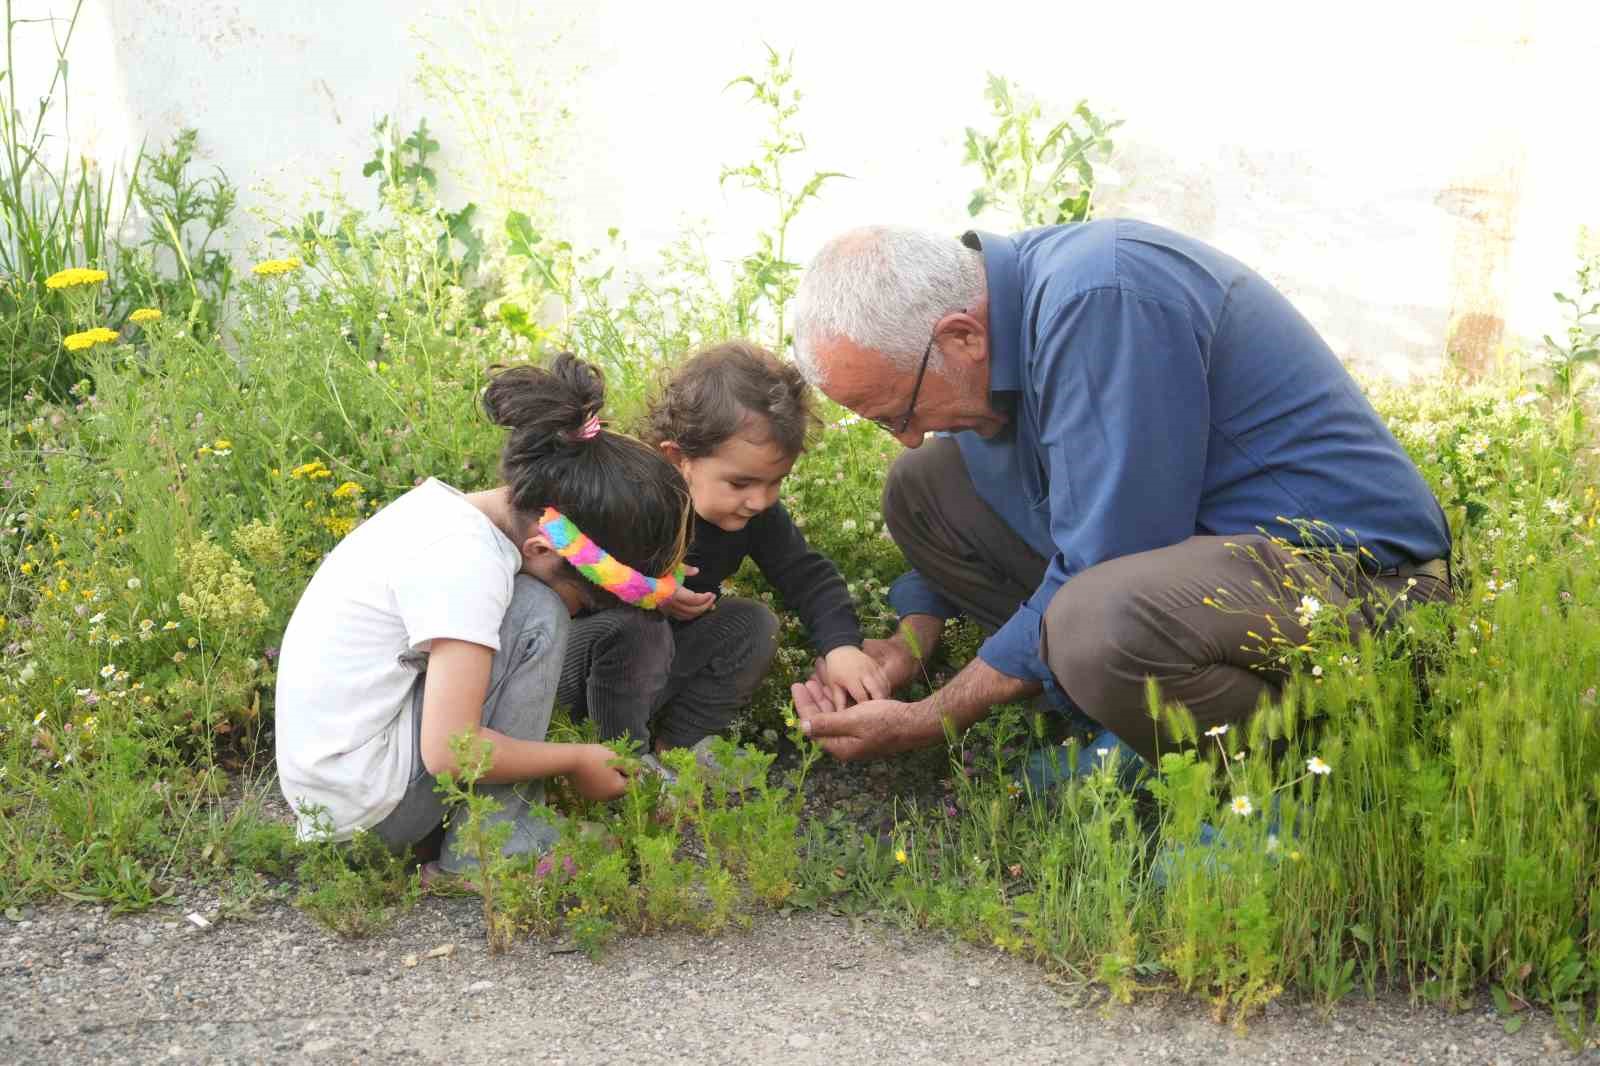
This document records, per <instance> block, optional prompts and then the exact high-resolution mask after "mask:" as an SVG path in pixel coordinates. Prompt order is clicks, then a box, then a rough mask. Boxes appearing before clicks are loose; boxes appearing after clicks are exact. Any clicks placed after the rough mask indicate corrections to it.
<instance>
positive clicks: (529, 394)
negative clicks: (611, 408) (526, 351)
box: [483, 352, 606, 451]
mask: <svg viewBox="0 0 1600 1066" xmlns="http://www.w3.org/2000/svg"><path fill="white" fill-rule="evenodd" d="M605 400H606V379H605V374H604V373H602V372H601V370H600V368H599V367H597V366H594V365H593V364H591V363H586V362H584V361H583V360H582V359H579V358H578V357H577V356H575V355H573V354H572V353H571V352H562V353H561V354H560V355H558V356H556V357H555V358H554V359H552V360H550V363H549V364H548V365H547V366H514V367H509V368H496V370H495V371H494V377H493V378H492V379H491V380H490V382H489V387H488V388H487V389H485V390H484V392H483V409H484V412H485V413H487V414H488V416H489V419H490V421H492V422H494V423H495V424H496V425H500V426H505V427H506V428H507V429H509V430H511V432H512V434H513V436H515V437H517V438H520V441H519V443H521V444H522V445H523V447H526V448H531V449H533V450H535V451H542V450H544V449H546V448H550V449H559V448H561V447H562V446H563V445H571V444H575V443H578V442H579V441H580V438H579V436H578V434H579V432H580V431H581V430H582V429H583V427H584V424H585V423H587V422H588V421H589V419H590V418H593V417H595V416H597V415H598V414H599V413H600V408H601V407H603V406H604V405H605Z"/></svg>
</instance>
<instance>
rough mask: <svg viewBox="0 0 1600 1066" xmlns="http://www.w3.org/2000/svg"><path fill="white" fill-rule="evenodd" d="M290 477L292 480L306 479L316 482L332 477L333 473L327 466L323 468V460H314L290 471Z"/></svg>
mask: <svg viewBox="0 0 1600 1066" xmlns="http://www.w3.org/2000/svg"><path fill="white" fill-rule="evenodd" d="M289 476H290V477H292V478H306V479H307V480H310V481H314V480H317V479H319V478H327V477H332V476H333V471H332V470H329V469H328V468H327V467H326V466H323V465H322V460H321V459H313V460H311V461H310V462H309V463H301V464H300V465H299V466H297V467H295V468H294V469H293V470H291V471H289Z"/></svg>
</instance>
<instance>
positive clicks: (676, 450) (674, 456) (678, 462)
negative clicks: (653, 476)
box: [658, 440, 688, 471]
mask: <svg viewBox="0 0 1600 1066" xmlns="http://www.w3.org/2000/svg"><path fill="white" fill-rule="evenodd" d="M658 447H660V449H661V454H662V455H664V456H666V458H667V462H669V463H671V464H672V465H673V466H675V467H677V468H678V469H679V470H680V471H681V470H682V469H683V461H684V460H685V459H687V458H688V456H686V455H684V454H683V449H682V448H680V447H678V442H677V441H675V440H664V441H662V442H661V443H660V445H658Z"/></svg>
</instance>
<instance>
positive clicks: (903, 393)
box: [817, 333, 1007, 448]
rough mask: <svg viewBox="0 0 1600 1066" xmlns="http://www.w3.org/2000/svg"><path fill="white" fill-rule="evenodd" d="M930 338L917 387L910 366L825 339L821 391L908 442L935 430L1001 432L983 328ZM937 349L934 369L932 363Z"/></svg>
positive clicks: (819, 356)
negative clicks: (992, 397)
mask: <svg viewBox="0 0 1600 1066" xmlns="http://www.w3.org/2000/svg"><path fill="white" fill-rule="evenodd" d="M934 344H935V346H936V347H937V348H938V349H939V350H938V351H936V352H933V353H932V355H931V357H930V364H929V368H928V371H927V373H926V374H925V375H924V376H923V379H922V385H921V388H918V387H917V368H916V367H915V366H912V367H909V368H907V369H904V370H901V369H897V368H896V367H894V366H893V365H892V364H891V363H890V362H889V360H888V359H887V358H885V357H884V356H883V355H881V354H880V353H878V352H875V351H873V350H871V349H870V348H863V347H861V346H860V345H858V344H855V343H853V342H851V341H848V340H838V341H835V342H833V343H832V344H830V345H824V346H823V347H821V348H820V349H819V350H818V352H817V361H818V363H819V364H821V366H822V368H823V372H824V374H825V375H826V383H825V384H824V385H823V386H822V391H823V392H824V393H825V394H826V395H827V396H828V398H829V399H831V400H833V401H834V402H835V403H838V404H842V405H843V406H845V407H848V408H849V409H850V410H852V411H854V412H855V413H856V414H858V415H860V416H861V417H862V418H865V419H867V420H868V421H870V422H876V423H878V425H880V426H882V427H883V428H884V429H885V430H886V431H888V433H889V435H890V436H892V437H894V438H895V439H896V440H898V441H899V442H900V443H901V444H903V445H905V446H906V447H907V448H915V447H917V446H918V445H919V444H921V443H922V438H923V437H924V436H926V435H927V434H929V433H932V432H935V431H938V430H944V431H950V432H955V431H959V430H972V431H973V432H974V433H977V434H978V435H979V436H981V437H992V436H994V435H995V434H996V433H998V432H1000V430H1002V429H1003V428H1005V425H1006V422H1007V418H1006V416H1005V415H1004V414H1002V413H1001V412H999V411H996V410H995V409H994V408H993V407H992V406H990V403H989V363H988V338H987V337H986V336H984V335H983V334H982V333H975V334H968V335H966V336H964V337H957V338H952V337H949V336H936V337H935V338H934ZM941 354H942V355H943V359H942V365H941V366H939V367H938V368H937V369H936V368H935V367H934V365H933V363H935V362H940V356H941ZM913 392H915V397H914V399H915V405H914V406H913ZM907 412H910V415H911V418H910V420H909V422H908V421H907V420H906V414H907ZM902 425H903V426H904V428H903V429H902V428H901V427H902Z"/></svg>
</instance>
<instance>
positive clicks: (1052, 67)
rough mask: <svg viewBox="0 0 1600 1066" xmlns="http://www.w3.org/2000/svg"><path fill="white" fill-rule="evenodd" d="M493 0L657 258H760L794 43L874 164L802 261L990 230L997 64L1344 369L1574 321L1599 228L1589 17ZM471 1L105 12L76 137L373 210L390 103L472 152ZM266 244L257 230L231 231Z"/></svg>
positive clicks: (1128, 193)
mask: <svg viewBox="0 0 1600 1066" xmlns="http://www.w3.org/2000/svg"><path fill="white" fill-rule="evenodd" d="M489 2H490V6H491V7H493V8H495V9H496V10H498V11H499V12H500V16H499V21H500V22H501V23H503V24H504V28H503V30H502V31H500V33H499V35H498V36H497V40H499V41H501V42H503V43H506V44H509V45H510V46H511V47H512V48H513V49H514V50H515V51H516V52H517V53H518V56H519V58H518V62H519V64H520V66H521V69H522V70H523V71H524V72H525V75H526V79H527V81H526V84H527V85H528V86H529V87H530V91H531V92H532V95H533V96H534V97H535V98H536V99H537V100H546V99H548V100H550V101H551V104H550V106H551V107H552V108H554V107H555V106H557V105H558V104H563V103H564V104H570V106H571V109H572V113H573V122H572V127H571V133H570V135H569V136H568V137H566V138H564V139H562V140H560V141H558V142H556V143H555V144H554V145H552V146H551V147H550V148H549V149H548V150H547V151H546V152H545V155H544V162H545V163H546V165H548V167H549V168H550V171H551V172H552V173H553V174H554V175H558V176H559V180H557V181H555V182H554V186H553V187H554V189H555V194H556V201H557V206H558V208H559V210H560V217H561V219H562V225H563V226H564V227H565V228H566V229H567V230H568V231H569V232H571V233H573V234H575V235H576V236H577V237H578V238H579V239H587V240H593V239H596V238H597V237H598V235H599V234H601V233H603V231H604V229H605V228H606V227H608V226H618V227H620V228H621V229H622V231H623V234H624V236H625V237H626V238H627V239H628V240H629V242H630V247H631V250H632V252H633V254H634V255H635V257H636V258H637V259H639V260H640V261H644V260H647V259H648V257H649V255H650V253H651V252H652V250H653V249H654V247H656V246H657V245H659V244H660V243H661V242H663V241H665V240H667V239H669V238H670V237H672V236H673V235H675V234H676V233H677V232H678V231H679V229H680V228H681V226H682V225H683V224H684V223H685V221H686V220H695V219H703V220H707V221H708V224H709V226H710V229H711V232H712V233H713V234H714V236H715V238H716V240H715V242H714V244H713V248H714V249H715V250H716V251H718V252H719V253H723V254H727V255H733V254H736V253H737V252H738V251H740V250H742V249H743V248H744V247H745V246H746V243H747V240H748V234H749V230H750V227H751V226H752V225H753V224H754V222H755V221H756V218H757V217H758V216H757V215H756V214H755V213H756V212H758V211H759V209H760V207H761V205H760V204H759V203H757V202H754V201H753V200H752V199H751V198H750V196H748V195H747V194H744V193H742V192H740V191H738V190H737V189H735V188H733V187H732V186H730V187H728V188H727V189H720V188H719V186H718V183H717V175H718V171H719V168H720V167H721V165H722V164H724V163H730V162H738V161H742V160H744V159H746V158H748V157H749V155H750V154H751V152H752V146H753V144H754V142H755V138H756V137H757V136H758V135H759V132H760V130H759V127H758V126H757V125H755V120H756V115H755V113H754V112H753V110H752V109H751V108H749V107H748V106H747V105H745V104H744V103H743V101H742V98H741V96H740V94H739V93H738V92H737V91H727V92H725V91H724V90H723V86H724V84H725V83H726V82H727V81H728V80H729V79H730V78H731V77H733V76H735V75H736V74H739V73H742V72H745V71H752V70H755V69H756V68H757V67H758V66H759V65H760V63H761V61H762V58H763V54H764V53H763V49H762V42H771V43H773V44H774V45H776V46H777V47H779V48H780V49H793V50H794V52H795V58H796V65H797V75H798V81H799V83H800V84H801V85H803V86H804V88H805V89H806V91H807V99H806V102H805V105H804V110H803V113H802V122H803V125H804V128H805V129H806V131H807V133H808V136H809V140H810V146H811V152H810V154H809V159H808V160H806V162H807V163H808V164H810V165H814V166H816V167H818V168H826V169H837V170H843V171H846V172H848V173H849V174H851V175H852V180H851V181H849V182H840V183H837V184H836V185H834V186H833V187H832V188H831V189H830V190H829V192H828V193H827V195H826V196H825V197H824V199H823V201H822V203H821V205H820V206H819V207H818V208H817V209H816V210H814V211H813V212H811V213H810V214H809V215H807V216H806V217H805V218H804V219H803V221H802V223H801V225H800V226H799V229H798V232H797V234H796V242H795V243H796V245H797V248H798V254H799V257H801V258H804V256H805V255H806V253H807V252H808V250H809V249H810V248H812V247H814V246H815V245H816V243H817V242H818V241H820V240H822V239H824V238H825V237H826V236H828V235H829V234H830V233H832V232H834V231H836V230H838V229H840V228H842V227H845V226H848V225H851V224H855V223H861V222H866V221H902V222H913V223H921V224H927V225H931V226H936V227H941V228H944V229H948V230H952V231H954V230H957V229H960V228H962V227H964V226H965V225H966V224H967V223H968V219H967V218H966V215H965V210H964V207H965V204H966V201H967V197H968V195H969V193H970V191H971V188H972V186H973V183H974V176H973V172H971V171H970V170H968V169H966V168H963V167H962V166H960V158H961V147H960V145H961V134H962V129H963V127H964V126H966V125H969V124H973V125H976V124H982V123H983V122H984V121H985V119H986V114H985V105H984V102H983V100H982V88H983V84H984V75H985V72H986V71H989V70H992V71H996V72H998V73H1002V74H1005V75H1007V76H1008V77H1010V78H1011V79H1013V81H1014V82H1016V83H1019V84H1020V85H1022V86H1023V87H1025V88H1026V89H1028V90H1030V91H1031V92H1032V93H1034V94H1035V95H1038V96H1040V97H1043V98H1045V99H1048V100H1054V101H1058V102H1059V103H1060V104H1061V105H1062V106H1063V108H1066V107H1070V106H1071V105H1072V104H1073V103H1074V102H1076V101H1077V100H1078V99H1079V98H1081V97H1087V98H1088V99H1089V100H1090V102H1091V105H1092V106H1094V107H1095V108H1096V109H1097V110H1099V111H1100V112H1102V113H1106V114H1112V115H1116V116H1119V117H1121V118H1124V119H1125V120H1126V125H1125V126H1124V127H1123V129H1122V130H1121V131H1119V133H1120V135H1121V136H1120V144H1121V149H1122V151H1121V155H1120V158H1119V159H1118V161H1117V164H1116V167H1115V169H1116V171H1117V172H1118V174H1119V175H1120V181H1119V182H1118V183H1117V184H1116V185H1114V186H1110V187H1107V188H1106V189H1104V198H1103V200H1102V204H1103V212H1109V213H1121V214H1129V215H1135V216H1139V217H1143V218H1146V219H1150V220H1152V221H1157V222H1163V223H1166V224H1169V225H1172V226H1175V227H1177V228H1180V229H1183V230H1186V231H1188V232H1190V233H1192V234H1195V235H1197V236H1199V237H1202V238H1205V239H1207V240H1209V241H1211V242H1213V243H1215V244H1217V245H1218V246H1220V247H1222V248H1224V249H1225V250H1227V251H1230V252H1232V253H1233V254H1235V255H1236V256H1238V257H1239V258H1241V259H1243V260H1245V261H1246V262H1249V263H1251V264H1252V265H1254V266H1256V267H1257V268H1258V269H1260V270H1261V271H1262V272H1263V273H1265V274H1266V275H1267V276H1268V277H1270V278H1272V279H1273V280H1274V281H1276V282H1277V283H1278V284H1280V285H1281V286H1282V287H1283V288H1284V289H1285V290H1286V291H1287V292H1288V293H1289V294H1290V295H1291V297H1292V298H1293V299H1295V301H1296V302H1297V303H1298V304H1299V305H1300V306H1301V308H1302V309H1303V310H1304V311H1305V312H1306V313H1307V314H1308V316H1309V317H1310V318H1311V319H1312V320H1313V321H1314V322H1316V323H1317V324H1318V325H1319V326H1320V327H1321V328H1322V329H1323V330H1324V332H1325V333H1326V334H1327V336H1328V337H1329V338H1330V340H1332V341H1333V343H1334V345H1335V347H1336V349H1337V350H1338V351H1339V352H1340V353H1341V354H1342V355H1344V356H1346V357H1347V358H1349V359H1351V360H1352V361H1355V362H1357V363H1361V364H1365V365H1368V366H1378V367H1381V368H1383V369H1385V370H1388V371H1390V372H1397V373H1399V372H1405V371H1408V370H1419V369H1428V368H1430V367H1432V366H1435V365H1437V363H1438V362H1439V360H1440V358H1441V357H1442V355H1443V353H1444V351H1445V349H1446V347H1447V345H1449V346H1451V347H1454V348H1457V349H1462V350H1464V351H1465V354H1466V356H1467V358H1468V360H1469V361H1472V362H1475V363H1478V364H1481V363H1482V362H1483V361H1484V360H1485V359H1487V358H1489V357H1490V356H1491V355H1492V354H1493V353H1494V351H1495V350H1496V349H1497V348H1498V347H1499V346H1500V345H1501V344H1502V342H1508V343H1509V342H1525V341H1527V340H1529V339H1531V338H1536V337H1537V336H1538V335H1539V334H1540V333H1543V332H1545V331H1546V330H1549V329H1551V328H1553V327H1554V326H1555V325H1556V324H1557V321H1558V320H1557V318H1556V317H1555V307H1554V304H1553V302H1552V301H1551V300H1550V298H1549V294H1550V292H1551V290H1553V289H1555V288H1557V287H1559V286H1563V285H1565V284H1566V283H1567V280H1568V278H1569V276H1570V272H1571V268H1572V265H1573V247H1574V241H1575V238H1576V231H1577V228H1578V226H1579V225H1580V224H1583V223H1588V224H1590V225H1595V224H1597V223H1600V197H1596V195H1595V191H1596V189H1597V188H1600V138H1595V137H1594V136H1593V134H1592V131H1590V130H1589V128H1588V127H1586V126H1585V125H1584V124H1583V123H1582V122H1579V121H1578V120H1577V116H1578V115H1581V114H1585V113H1587V114H1589V115H1592V114H1593V100H1594V94H1595V91H1596V87H1597V82H1596V75H1595V73H1594V72H1595V71H1596V70H1600V4H1597V3H1595V2H1593V0H1455V2H1446V0H1382V2H1379V0H1347V2H1345V3H1342V4H1317V5H1310V4H1304V3H1294V2H1290V3H1283V2H1282V0H1278V2H1274V3H1263V2H1256V0H1247V2H1234V3H1227V4H1210V5H1202V4H1194V3H1192V2H1168V0H1124V2H1123V3H1120V4H1112V5H1095V6H1093V7H1091V6H1089V5H1086V4H1061V5H1041V4H1037V3H1029V2H1025V0H991V2H989V3H987V4H968V5H956V4H948V3H920V4H902V3H893V4H891V3H877V4H874V3H871V2H868V0H854V2H840V0H811V2H808V3H793V4H772V3H767V4H761V3H751V2H750V0H696V2H689V3H677V4H656V3H651V4H646V3H635V2H625V0H551V2H549V3H546V4H544V5H541V6H539V7H538V8H537V9H536V10H530V9H529V8H530V5H526V4H516V3H512V2H510V0H499V2H496V0H489ZM21 6H22V7H23V8H28V7H32V8H34V9H35V10H36V12H37V11H42V10H46V9H53V10H54V11H56V12H57V13H61V12H64V11H67V10H70V7H71V5H70V2H67V0H32V3H31V4H30V3H29V2H28V0H23V2H22V4H21ZM461 6H462V5H461V4H460V3H452V2H451V0H342V2H339V3H326V2H321V0H209V2H207V3H202V4H195V3H192V2H178V0H88V2H87V4H86V7H85V9H84V14H83V18H82V24H81V26H80V28H79V37H78V39H77V40H76V41H75V42H74V46H73V49H74V50H73V67H72V71H73V88H74V113H73V116H72V119H73V126H74V135H75V137H76V140H77V143H78V145H79V147H80V148H84V149H87V150H89V151H91V152H93V153H95V154H96V155H97V156H98V157H100V158H101V159H102V160H111V159H114V158H116V157H118V155H119V154H122V153H126V152H127V151H128V150H129V147H130V146H131V145H135V144H137V143H138V142H139V141H140V140H141V139H143V138H146V137H148V138H150V139H151V140H152V141H160V140H162V139H163V138H165V137H167V136H169V135H170V134H171V133H172V132H173V131H175V130H176V129H178V128H179V127H182V126H195V127H197V128H198V129H199V130H200V133H201V138H202V143H203V150H204V154H205V157H206V158H207V159H208V160H210V161H213V162H215V163H216V164H218V165H220V166H222V167H223V168H224V169H226V171H227V172H228V173H229V174H230V175H231V176H232V177H233V178H234V179H236V180H237V181H239V182H240V184H241V185H247V186H248V185H253V184H256V183H261V182H265V183H266V184H267V185H269V186H270V187H272V188H273V189H275V190H276V191H277V192H279V193H281V194H285V195H287V196H288V197H289V199H290V200H291V201H292V200H294V199H295V198H296V197H298V196H299V195H300V194H301V193H303V192H304V191H305V189H306V187H307V183H308V181H309V180H310V179H312V178H314V177H316V176H320V175H326V174H327V173H328V172H329V171H340V172H342V173H343V175H344V178H345V185H346V188H347V189H350V190H351V191H352V193H353V195H354V196H356V197H357V198H358V199H359V198H366V197H367V196H368V195H369V193H368V190H367V189H366V188H365V182H364V181H363V179H361V178H360V175H359V166H360V163H361V162H362V161H363V160H364V159H365V158H366V157H367V156H368V155H369V154H370V142H369V138H368V130H369V127H370V124H371V121H372V119H373V118H375V117H376V116H378V115H380V114H385V113H390V114H394V115H396V116H398V117H399V118H400V119H401V120H402V121H403V122H405V123H406V127H407V128H408V129H409V128H410V125H411V124H412V123H413V122H414V120H415V118H416V117H417V116H418V115H420V114H427V115H428V116H429V118H430V121H431V123H432V124H433V125H434V126H435V127H437V128H439V130H440V133H441V134H442V135H441V136H440V140H442V141H444V142H445V143H446V146H447V149H452V148H453V149H454V150H455V152H454V155H455V158H457V159H460V158H462V157H464V156H466V155H469V154H470V153H469V152H467V151H466V150H465V146H464V145H462V144H461V143H460V142H459V140H457V141H452V138H451V136H450V134H451V132H452V131H451V129H450V128H449V124H448V123H449V119H448V115H447V111H446V109H445V108H444V107H443V106H441V105H440V104H439V103H438V102H437V101H429V100H427V99H425V98H424V95H423V93H422V92H421V91H420V90H419V89H418V87H417V86H416V85H415V83H414V80H413V76H414V74H415V71H416V53H417V51H418V44H417V41H416V38H415V37H414V36H413V30H415V29H418V28H420V29H421V30H422V31H423V32H425V33H428V34H430V35H433V36H435V37H436V39H440V40H443V41H445V42H454V44H453V45H452V47H454V48H456V49H457V50H458V53H459V54H463V55H468V56H470V55H471V53H472V50H473V48H474V45H473V44H472V42H471V41H470V38H469V36H468V35H466V34H464V33H463V31H461V30H460V29H459V27H456V26H455V24H454V19H455V17H456V13H457V12H459V10H460V8H461ZM25 29H26V28H25ZM557 31H562V32H563V33H564V36H562V37H561V39H560V41H559V43H558V44H554V45H552V43H551V41H552V35H553V34H554V33H556V32H557ZM19 32H20V31H19ZM29 59H30V60H31V61H32V65H31V66H30V65H29V64H28V63H26V62H25V63H22V64H19V66H20V67H21V68H22V69H21V74H22V77H23V80H24V83H25V84H38V81H39V79H41V78H43V77H45V76H47V74H48V69H47V68H48V63H49V62H50V60H51V57H50V56H49V55H48V50H47V49H46V48H38V49H35V50H34V51H31V52H30V53H29ZM579 68H581V70H582V73H581V74H577V75H575V76H570V77H569V75H571V74H572V72H573V71H575V70H578V69H579ZM543 79H553V82H554V86H555V91H548V90H547V89H546V88H544V87H541V85H540V82H541V81H542V80H543ZM496 83H497V80H496V79H494V78H492V77H486V78H485V79H483V82H482V83H481V84H480V85H479V88H480V89H485V90H487V91H490V92H493V91H494V90H495V85H496ZM562 84H566V85H568V86H569V92H567V93H565V94H564V93H562V92H561V91H559V89H560V86H561V85H562ZM543 122H544V120H542V119H539V118H538V117H537V116H532V117H530V116H523V117H522V118H520V119H514V120H511V121H508V122H507V123H506V126H507V127H508V129H510V130H516V129H519V128H521V127H522V126H523V125H527V124H533V125H539V124H542V123H543ZM515 140H516V138H515V137H512V138H511V141H512V142H513V143H514V142H515ZM501 147H502V148H503V147H504V145H502V146H501ZM446 163H448V160H446ZM459 177H460V180H461V181H462V182H463V183H464V184H466V185H467V186H471V185H472V183H473V177H472V175H471V174H466V175H460V176H459ZM250 199H251V198H250V197H247V202H249V201H250ZM258 199H259V197H258ZM259 232H261V231H260V229H259V228H256V229H254V230H252V229H251V228H250V227H241V232H240V235H239V236H238V237H237V238H236V243H237V244H242V243H243V242H245V241H246V240H247V239H248V238H249V236H250V235H251V234H252V233H259Z"/></svg>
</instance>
